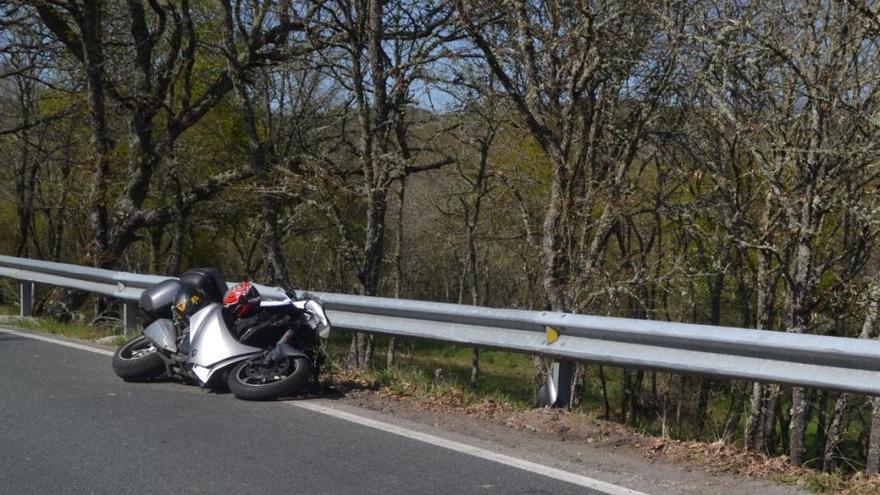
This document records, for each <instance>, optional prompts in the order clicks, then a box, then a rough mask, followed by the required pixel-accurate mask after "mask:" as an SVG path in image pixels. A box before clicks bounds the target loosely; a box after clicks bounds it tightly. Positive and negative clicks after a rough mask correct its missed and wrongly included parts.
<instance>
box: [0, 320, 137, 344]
mask: <svg viewBox="0 0 880 495" xmlns="http://www.w3.org/2000/svg"><path fill="white" fill-rule="evenodd" d="M8 324H9V325H11V326H16V327H19V328H24V329H27V330H35V331H39V332H46V333H52V334H56V335H64V336H67V337H73V338H77V339H85V340H95V339H99V338H102V337H109V336H111V335H116V334H118V333H119V332H118V328H117V327H116V326H107V325H86V324H81V323H64V322H60V321H57V320H53V319H50V318H10V319H9V320H8ZM120 338H122V337H121V336H120Z"/></svg>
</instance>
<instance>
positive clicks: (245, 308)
mask: <svg viewBox="0 0 880 495" xmlns="http://www.w3.org/2000/svg"><path fill="white" fill-rule="evenodd" d="M260 299H261V298H260V293H259V292H257V288H256V287H254V286H253V285H251V283H250V282H242V283H240V284H236V285H234V286H233V287H232V288H231V289H229V290H228V291H226V295H224V296H223V307H224V308H226V310H227V311H228V312H230V313H231V314H233V315H235V316H237V317H239V318H244V317H245V316H250V315H252V314H254V312H256V311H257V308H259V307H260Z"/></svg>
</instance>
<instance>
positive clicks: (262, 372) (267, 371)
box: [227, 356, 312, 400]
mask: <svg viewBox="0 0 880 495" xmlns="http://www.w3.org/2000/svg"><path fill="white" fill-rule="evenodd" d="M311 372H312V366H311V363H309V360H308V358H305V357H302V356H297V357H291V358H287V359H285V360H284V361H283V362H282V363H281V364H275V363H271V364H265V363H263V362H262V358H256V359H249V360H247V361H242V362H241V363H238V364H237V365H235V366H234V367H233V368H232V371H230V372H229V378H228V380H227V384H228V385H229V391H230V392H232V393H233V395H235V396H236V397H238V398H239V399H244V400H272V399H277V398H278V397H284V396H288V395H293V394H295V393H297V392H299V391H300V390H302V389H303V388H304V387H305V386H306V384H307V383H308V380H309V376H311Z"/></svg>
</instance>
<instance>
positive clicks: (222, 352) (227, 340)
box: [189, 303, 262, 368]
mask: <svg viewBox="0 0 880 495" xmlns="http://www.w3.org/2000/svg"><path fill="white" fill-rule="evenodd" d="M222 309H223V307H222V306H221V305H219V304H216V303H211V304H209V305H208V306H206V307H205V308H203V309H201V310H200V311H199V312H197V313H196V314H194V315H192V317H191V318H190V320H189V325H190V326H189V339H190V351H189V362H190V363H192V364H194V365H196V366H200V367H202V368H211V367H212V366H214V365H217V364H220V363H224V362H227V363H228V362H229V361H230V360H231V359H234V358H236V357H242V356H249V355H252V354H256V353H259V352H262V349H260V348H258V347H251V346H249V345H244V344H242V343H241V342H239V341H237V340H235V338H234V337H233V336H232V334H231V333H230V332H229V329H228V328H227V327H226V322H225V321H224V320H223V312H222Z"/></svg>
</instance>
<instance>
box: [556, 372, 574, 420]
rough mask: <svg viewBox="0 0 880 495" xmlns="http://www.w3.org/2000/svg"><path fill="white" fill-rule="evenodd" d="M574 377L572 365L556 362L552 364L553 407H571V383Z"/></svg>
mask: <svg viewBox="0 0 880 495" xmlns="http://www.w3.org/2000/svg"><path fill="white" fill-rule="evenodd" d="M573 375H574V363H573V362H571V361H558V362H555V363H553V383H555V384H556V402H555V403H553V407H559V408H562V409H568V408H569V407H571V383H572V379H573Z"/></svg>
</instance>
